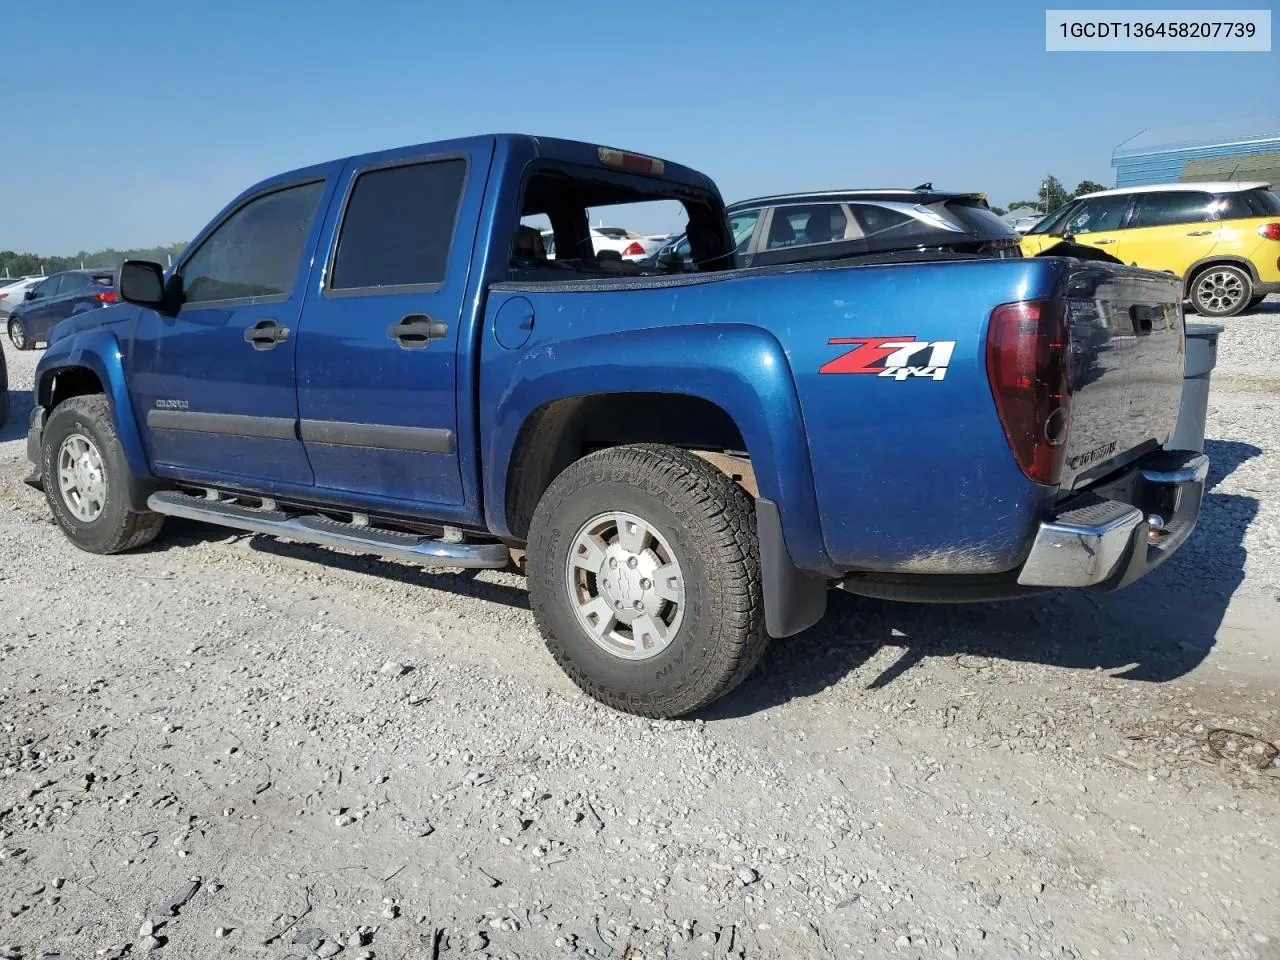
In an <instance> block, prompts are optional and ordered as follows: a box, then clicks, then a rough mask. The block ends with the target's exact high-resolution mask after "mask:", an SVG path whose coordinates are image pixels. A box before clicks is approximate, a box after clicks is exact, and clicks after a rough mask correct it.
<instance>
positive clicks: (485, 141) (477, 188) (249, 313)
mask: <svg viewBox="0 0 1280 960" xmlns="http://www.w3.org/2000/svg"><path fill="white" fill-rule="evenodd" d="M652 201H666V202H671V201H674V202H675V203H676V204H679V209H682V210H683V212H684V215H685V217H687V224H686V225H685V227H686V232H687V235H688V239H689V244H690V255H689V257H688V258H686V260H685V261H684V262H682V263H680V264H678V265H675V266H672V265H670V264H669V265H668V266H667V267H649V266H644V265H638V264H634V263H627V262H623V261H621V260H619V259H618V258H617V257H616V256H609V255H608V254H607V252H603V253H599V254H597V253H596V252H595V251H594V250H593V247H592V244H591V233H590V226H589V225H590V223H591V221H592V217H593V211H594V210H597V208H608V209H614V208H616V207H617V206H618V205H623V204H630V203H641V202H652ZM545 230H550V231H551V233H552V235H553V239H554V244H555V258H554V259H550V258H548V257H547V256H546V251H545V249H544V242H543V240H542V232H543V231H545ZM906 253H907V254H908V255H905V256H904V255H902V254H903V251H898V252H897V255H895V252H894V251H888V252H886V253H885V256H884V260H885V262H878V261H877V258H876V257H875V256H871V257H867V256H862V257H859V258H857V259H856V260H853V261H829V262H821V263H804V262H800V263H786V264H781V265H773V266H764V267H753V268H750V269H739V268H737V267H736V266H735V264H734V257H733V237H732V234H731V233H730V230H729V225H728V222H727V219H726V216H725V210H724V206H723V203H722V201H721V198H720V195H719V192H718V191H717V189H716V187H715V185H714V184H713V183H712V182H711V181H710V180H709V179H708V178H707V177H705V176H703V175H702V174H699V173H697V172H695V171H693V170H690V169H687V168H685V167H681V166H678V165H676V164H673V163H667V162H663V161H661V160H658V159H656V158H653V157H649V156H645V155H641V154H636V153H630V152H626V151H621V150H616V149H612V148H607V147H598V146H595V145H589V144H584V143H575V142H569V141H564V140H555V139H546V138H536V137H531V136H521V135H497V136H484V137H477V138H472V139H464V140H455V141H450V142H442V143H433V144H427V145H422V146H415V147H408V148H403V149H396V150H391V151H386V152H382V153H374V154H369V155H365V156H357V157H352V158H347V159H343V160H336V161H334V162H331V163H325V164H321V165H319V166H313V167H308V168H306V169H302V170H296V171H294V172H292V173H286V174H283V175H281V176H277V177H274V178H272V179H269V180H267V181H265V182H263V183H260V184H258V185H256V186H254V187H252V188H251V189H249V190H248V191H246V192H245V193H244V194H242V195H241V196H240V197H238V198H236V199H235V200H234V201H232V203H231V204H230V205H228V206H227V207H226V208H225V209H224V210H223V211H222V212H221V213H219V214H218V216H217V217H216V218H215V219H214V220H213V221H212V223H210V224H209V226H207V227H206V228H205V229H204V230H203V231H202V232H201V233H200V234H199V235H198V236H197V237H196V239H195V240H194V241H192V243H191V244H190V246H189V247H188V248H187V249H186V251H185V252H184V253H183V254H182V256H181V257H180V258H179V259H178V260H177V261H176V262H175V263H174V264H173V266H172V267H171V268H170V269H169V270H167V271H165V270H162V268H161V267H160V266H158V265H156V264H151V263H145V262H138V261H134V262H129V263H126V264H125V265H124V266H123V267H122V268H121V269H120V272H119V275H118V277H117V282H116V290H117V292H118V294H119V296H120V298H121V302H120V303H119V304H115V305H111V306H108V307H106V308H104V309H101V310H97V311H93V312H91V313H86V314H81V315H79V316H77V317H73V318H70V319H68V320H67V321H64V322H63V323H61V324H60V325H59V326H58V327H56V328H55V329H54V330H53V332H52V333H51V342H50V344H49V346H48V349H47V351H46V353H45V355H44V357H43V359H42V360H41V361H40V364H39V367H38V369H37V371H36V379H35V397H36V403H35V409H34V411H33V413H32V416H31V422H30V429H29V434H28V442H27V451H28V456H29V458H30V459H31V461H32V462H33V464H34V469H33V471H32V475H31V477H30V478H29V480H30V482H31V483H33V484H34V485H37V486H41V487H42V488H43V489H44V491H45V494H46V496H47V498H48V501H49V504H50V507H51V509H52V511H53V514H54V517H55V519H56V521H57V523H58V525H59V526H60V527H61V528H62V530H63V532H64V533H65V534H66V536H67V537H68V538H70V540H71V541H72V542H73V543H74V544H76V545H77V546H78V547H81V548H82V549H85V550H88V551H92V552H96V553H114V552H118V551H122V550H128V549H130V548H135V547H139V546H141V545H143V544H145V543H147V542H148V541H150V540H152V539H153V538H154V537H156V535H157V534H159V532H160V529H161V525H162V523H163V522H164V519H165V517H167V516H179V517H186V518H192V519H195V520H201V521H207V522H209V523H214V524H221V525H224V526H227V527H232V528H235V529H238V530H245V531H252V532H254V533H258V534H267V535H274V536H279V537H284V538H288V539H291V540H296V541H307V542H312V543H318V544H323V545H328V546H332V547H338V548H344V549H348V550H355V551H358V552H363V553H368V554H379V555H383V556H386V557H391V558H397V559H400V560H404V561H408V562H410V563H415V564H419V565H438V566H444V567H451V568H494V569H497V568H502V567H506V566H508V565H510V564H511V563H512V562H513V558H514V559H515V560H516V561H517V562H518V561H520V560H521V559H522V558H523V561H524V563H523V565H524V569H525V573H526V575H527V580H528V587H529V592H530V598H531V606H532V609H533V613H534V615H535V618H536V621H537V624H538V626H539V628H540V630H541V632H542V634H543V636H544V637H545V639H546V643H547V645H548V647H549V649H550V652H551V653H552V655H553V656H554V657H555V659H556V660H557V661H558V662H559V664H560V665H561V666H562V667H563V668H564V670H565V671H566V672H567V673H568V674H569V676H570V677H571V678H572V679H573V680H574V681H575V682H576V683H577V684H578V685H579V686H580V687H581V688H582V689H583V690H584V691H586V692H587V693H588V694H590V695H591V696H594V697H596V698H598V699H599V700H601V701H603V702H605V703H607V704H609V705H611V706H613V707H615V708H618V709H621V710H625V711H630V712H634V713H637V714H642V715H646V716H654V717H672V716H678V715H681V714H685V713H688V712H690V711H693V710H696V709H697V708H699V707H701V706H703V705H704V704H707V703H708V702H710V701H712V700H713V699H715V698H716V697H718V696H720V695H722V694H724V693H725V692H726V691H728V690H730V689H731V688H733V687H734V686H735V685H736V684H737V683H739V682H740V681H741V680H742V679H743V678H744V677H746V676H747V675H748V673H750V671H751V670H752V668H753V666H754V665H755V664H756V662H757V661H758V660H759V658H760V655H761V653H762V652H763V650H764V648H765V645H766V644H767V643H768V642H769V639H770V638H781V637H786V636H790V635H793V634H795V633H797V632H799V631H801V630H803V629H805V628H807V627H809V626H811V625H813V624H814V623H816V622H817V621H818V620H819V619H820V618H821V617H822V616H823V614H824V612H825V609H826V603H827V597H828V591H829V590H830V589H831V588H833V587H836V588H841V589H844V590H847V591H851V592H853V593H856V594H862V595H870V596H878V597H889V598H896V599H902V600H915V601H943V602H952V601H962V600H990V599H999V598H1004V597H1014V596H1019V595H1023V594H1026V593H1030V592H1034V591H1037V590H1044V589H1049V588H1067V587H1072V588H1096V589H1114V588H1117V587H1122V586H1124V585H1126V584H1128V583H1130V582H1132V581H1133V580H1135V579H1136V578H1138V577H1140V576H1142V575H1143V574H1145V573H1147V572H1148V571H1149V570H1151V569H1153V568H1154V567H1155V566H1156V565H1157V564H1159V563H1160V562H1162V561H1163V560H1164V559H1165V558H1167V557H1168V556H1169V555H1170V554H1171V553H1172V552H1173V551H1174V550H1176V549H1177V548H1178V547H1179V545H1180V544H1182V543H1183V542H1184V541H1185V540H1186V538H1187V536H1188V535H1189V534H1190V533H1191V530H1192V528H1193V527H1194V525H1195V522H1196V518H1197V516H1198V514H1199V509H1200V500H1201V492H1202V488H1203V484H1204V479H1205V475H1206V470H1207V461H1206V460H1205V458H1204V457H1203V456H1202V455H1199V454H1196V453H1193V452H1184V451H1178V450H1169V449H1165V444H1166V442H1167V440H1168V438H1169V437H1170V435H1171V431H1172V428H1173V426H1174V422H1175V419H1176V417H1177V413H1178V407H1179V397H1180V392H1181V386H1182V373H1183V350H1184V347H1183V343H1184V340H1183V320H1182V312H1181V297H1180V294H1181V291H1180V290H1179V288H1178V282H1177V280H1176V279H1174V278H1172V277H1168V276H1165V275H1162V274H1158V273H1153V272H1148V271H1144V270H1139V269H1133V268H1129V267H1125V266H1122V265H1115V264H1108V263H1098V262H1084V261H1081V260H1076V259H1067V258H1057V257H1043V258H1035V259H1030V258H1028V259H1023V258H1020V257H1013V258H1009V257H1003V258H990V257H986V256H984V255H982V254H979V253H962V252H955V253H952V254H948V253H947V252H946V251H942V250H938V249H931V250H929V251H928V252H926V253H922V254H921V255H919V256H915V257H913V256H911V255H909V254H910V251H906Z"/></svg>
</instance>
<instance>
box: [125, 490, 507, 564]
mask: <svg viewBox="0 0 1280 960" xmlns="http://www.w3.org/2000/svg"><path fill="white" fill-rule="evenodd" d="M147 506H148V507H149V508H150V509H152V510H154V511H155V512H156V513H163V514H166V515H167V516H171V517H184V518H186V519H187V520H200V521H202V522H204V523H215V524H217V525H219V526H222V527H231V528H233V529H235V530H247V531H248V532H250V533H263V534H266V535H268V536H272V537H286V538H288V539H290V540H301V541H302V542H304V543H318V544H321V545H323V546H326V547H340V548H342V549H344V550H354V551H356V552H358V553H373V554H377V555H379V556H383V557H390V558H391V559H393V560H407V561H409V562H410V563H416V564H419V565H422V566H438V567H468V568H479V569H487V570H500V569H502V568H503V567H505V566H507V564H508V563H510V555H509V554H508V552H507V547H506V545H505V544H501V543H452V542H447V541H444V540H437V539H434V538H432V537H426V536H422V535H421V534H417V533H403V532H401V531H399V530H381V529H378V528H377V527H358V526H356V525H354V524H350V523H343V522H341V521H340V520H330V519H329V518H328V517H320V516H314V515H307V514H303V515H293V514H288V513H285V512H284V511H283V510H273V509H268V508H265V507H246V506H243V505H242V504H238V503H231V502H228V501H226V500H209V499H206V498H205V497H193V496H191V495H190V494H186V493H179V492H177V491H174V490H162V491H160V492H159V493H153V494H151V496H150V497H148V498H147Z"/></svg>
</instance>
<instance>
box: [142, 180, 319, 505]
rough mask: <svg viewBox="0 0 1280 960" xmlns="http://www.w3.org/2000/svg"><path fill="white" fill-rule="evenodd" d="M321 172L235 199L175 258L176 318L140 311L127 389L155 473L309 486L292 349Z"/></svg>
mask: <svg viewBox="0 0 1280 960" xmlns="http://www.w3.org/2000/svg"><path fill="white" fill-rule="evenodd" d="M327 196H328V193H327V191H326V181H325V178H324V175H323V173H321V174H318V175H316V176H313V177H310V178H308V179H305V180H302V181H300V182H292V183H283V184H276V185H273V186H271V187H269V188H266V189H264V190H262V191H260V192H258V193H256V194H254V195H251V196H249V197H247V198H244V199H242V200H241V201H240V202H239V203H238V204H236V205H233V206H232V207H231V208H229V209H228V211H226V212H225V213H224V214H223V215H222V216H221V217H220V219H219V221H218V222H217V223H216V224H215V225H214V226H213V228H212V229H211V230H209V231H207V232H206V233H205V235H204V236H203V237H202V238H199V239H198V240H197V241H196V243H195V244H194V245H193V248H192V250H191V251H190V252H189V253H187V254H185V255H184V257H183V259H182V261H181V262H179V263H178V265H177V266H176V268H175V272H176V273H177V274H178V275H180V276H181V277H182V281H183V290H184V295H185V301H184V302H183V304H182V306H181V308H180V309H179V310H178V312H177V315H176V316H166V315H164V314H161V313H159V312H157V311H155V310H147V309H143V310H142V312H141V315H140V316H139V318H138V323H137V327H136V332H135V336H134V343H133V351H132V355H131V360H130V364H131V366H130V376H129V382H130V385H131V387H132V392H133V402H134V409H135V411H137V415H138V419H139V421H141V422H140V424H139V426H142V427H143V428H144V429H145V435H146V438H147V443H148V446H149V452H150V455H151V459H152V463H153V465H154V467H155V470H156V472H157V473H159V474H160V475H162V476H170V477H175V478H179V479H185V480H208V481H210V482H211V483H217V482H218V481H227V482H232V483H234V482H236V481H242V480H243V481H262V480H266V481H274V482H278V483H285V484H303V485H305V484H310V483H311V479H312V478H311V468H310V466H309V465H308V464H307V457H306V453H305V451H304V450H303V447H302V441H301V440H300V439H299V436H298V404H297V394H296V391H295V385H294V369H293V368H294V351H295V349H296V345H297V328H298V314H299V311H300V309H301V306H302V300H303V288H304V286H305V284H306V277H307V275H308V274H309V272H310V269H311V257H310V253H311V251H312V250H313V249H314V248H315V243H316V236H317V229H318V223H319V220H320V217H319V216H318V214H319V211H320V209H321V205H322V203H324V202H325V199H326V197H327Z"/></svg>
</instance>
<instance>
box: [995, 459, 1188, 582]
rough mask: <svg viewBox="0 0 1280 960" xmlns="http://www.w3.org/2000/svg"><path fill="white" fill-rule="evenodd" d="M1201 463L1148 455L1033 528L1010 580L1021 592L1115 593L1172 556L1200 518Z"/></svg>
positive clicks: (1092, 488)
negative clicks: (1031, 538) (1058, 589)
mask: <svg viewBox="0 0 1280 960" xmlns="http://www.w3.org/2000/svg"><path fill="white" fill-rule="evenodd" d="M1208 475H1209V458H1208V457H1206V456H1204V455H1203V454H1200V453H1192V452H1188V451H1183V450H1161V451H1159V452H1157V453H1153V454H1151V455H1149V456H1147V457H1144V458H1143V459H1142V460H1139V461H1138V462H1137V464H1135V465H1134V466H1133V467H1131V468H1130V469H1129V470H1127V471H1126V472H1125V473H1123V474H1121V475H1120V476H1119V477H1117V478H1114V479H1112V480H1108V481H1106V482H1103V483H1100V484H1096V485H1094V486H1093V487H1091V488H1090V489H1089V491H1088V492H1087V493H1085V494H1083V495H1082V496H1081V497H1078V498H1075V499H1074V500H1072V501H1070V502H1069V503H1068V504H1067V505H1066V509H1064V510H1063V512H1061V513H1059V514H1058V515H1057V516H1055V517H1054V518H1053V519H1051V520H1047V521H1045V522H1043V523H1041V524H1040V528H1039V530H1038V531H1037V533H1036V538H1035V542H1034V543H1033V544H1032V547H1031V553H1030V554H1029V555H1028V557H1027V561H1026V563H1025V564H1024V565H1023V568H1022V571H1021V573H1019V575H1018V583H1020V584H1022V585H1023V586H1029V587H1104V588H1109V589H1118V588H1120V587H1124V586H1127V585H1128V584H1130V583H1133V581H1135V580H1137V579H1138V578H1139V577H1142V576H1144V575H1145V574H1147V573H1149V572H1150V571H1152V570H1154V569H1155V568H1156V567H1158V566H1159V565H1160V564H1161V563H1163V562H1164V561H1165V560H1167V559H1168V558H1169V557H1170V556H1172V555H1173V553H1174V551H1175V550H1177V549H1178V548H1179V547H1180V546H1182V544H1183V543H1185V542H1186V539H1187V537H1189V536H1191V531H1193V530H1194V529H1195V526H1196V520H1197V519H1198V518H1199V516H1200V503H1201V500H1202V498H1203V496H1204V485H1205V478H1206V477H1207V476H1208Z"/></svg>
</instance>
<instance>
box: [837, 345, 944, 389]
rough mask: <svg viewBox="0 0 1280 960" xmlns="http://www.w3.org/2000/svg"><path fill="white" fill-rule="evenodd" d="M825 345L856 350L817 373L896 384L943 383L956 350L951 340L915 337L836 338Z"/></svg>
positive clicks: (844, 354) (843, 354) (843, 355)
mask: <svg viewBox="0 0 1280 960" xmlns="http://www.w3.org/2000/svg"><path fill="white" fill-rule="evenodd" d="M827 343H828V344H830V345H832V346H838V345H845V344H857V346H856V347H854V348H853V349H852V350H850V351H848V352H847V353H842V354H841V355H840V356H838V357H836V358H835V359H834V360H831V361H828V362H827V363H824V364H823V365H822V366H821V367H819V368H818V372H819V373H869V374H874V375H875V376H877V377H889V378H891V379H893V380H898V381H902V380H908V379H911V378H913V377H923V378H925V379H927V380H942V379H945V378H946V376H947V366H948V365H949V364H950V363H951V355H952V354H953V353H954V352H955V348H956V342H955V341H954V340H917V339H916V338H915V337H837V338H836V339H834V340H828V341H827Z"/></svg>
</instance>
